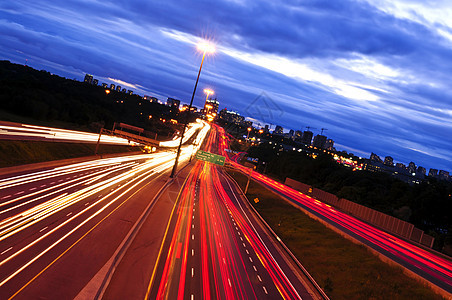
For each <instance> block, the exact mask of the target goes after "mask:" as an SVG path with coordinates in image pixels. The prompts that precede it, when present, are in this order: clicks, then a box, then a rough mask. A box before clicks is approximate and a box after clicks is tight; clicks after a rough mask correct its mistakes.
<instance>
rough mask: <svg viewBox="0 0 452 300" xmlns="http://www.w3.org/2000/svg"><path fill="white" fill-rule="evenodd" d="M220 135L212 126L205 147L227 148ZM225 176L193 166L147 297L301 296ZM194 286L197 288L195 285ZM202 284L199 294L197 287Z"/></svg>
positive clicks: (214, 169) (199, 164) (207, 167)
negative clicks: (155, 279) (247, 215)
mask: <svg viewBox="0 0 452 300" xmlns="http://www.w3.org/2000/svg"><path fill="white" fill-rule="evenodd" d="M219 136H220V135H218V134H217V131H216V130H214V131H211V133H210V135H209V137H208V138H207V142H206V146H205V150H206V151H209V152H213V151H215V149H216V148H215V147H214V146H215V145H218V151H219V152H220V153H224V152H225V151H224V149H225V147H224V146H225V143H224V141H222V140H220V141H219ZM225 181H226V182H227V180H226V178H224V177H221V179H220V172H219V171H218V168H217V167H216V166H213V165H211V164H209V163H203V162H197V163H196V164H195V165H194V167H193V168H192V170H191V172H190V174H189V175H188V177H187V179H186V182H185V183H184V185H183V188H182V190H181V191H180V195H179V197H178V202H177V213H176V214H175V215H174V219H170V222H169V224H168V226H170V224H174V225H172V226H173V227H174V229H173V235H172V236H171V237H169V240H168V241H165V240H164V241H163V244H165V243H168V244H167V247H168V248H167V249H168V250H167V252H166V256H165V257H162V259H161V260H160V261H159V262H158V263H159V265H160V267H157V266H156V267H155V268H158V269H160V270H161V273H160V274H157V275H156V276H159V278H161V279H160V281H159V282H155V285H154V286H153V287H152V288H151V289H150V292H148V294H147V296H146V297H149V298H156V299H185V298H187V297H195V298H197V297H200V298H202V299H258V298H260V297H268V296H267V295H272V296H271V297H273V298H275V297H277V298H283V299H301V297H300V295H299V293H298V292H297V290H296V289H295V287H294V285H293V284H292V283H291V281H290V280H289V278H288V277H287V276H286V274H285V272H284V271H283V269H282V268H281V267H280V265H279V263H278V262H277V261H276V258H275V257H274V256H273V255H272V254H271V252H270V249H269V248H268V247H267V246H266V245H265V243H264V241H263V240H262V239H261V237H260V236H259V234H258V233H257V232H256V229H255V228H254V225H252V223H251V220H250V219H249V218H248V217H246V218H245V217H244V216H243V214H244V213H245V212H244V210H243V208H241V207H240V205H239V201H241V200H239V199H237V197H236V196H235V195H234V196H233V197H235V199H234V200H233V199H231V198H230V197H231V196H230V194H228V193H231V189H232V187H231V186H230V185H225V183H224V182H225ZM239 208H240V209H241V210H240V209H239ZM245 215H246V214H245ZM194 249H199V250H196V251H195V250H194ZM198 251H199V252H198ZM195 253H199V255H195ZM256 265H258V267H259V268H256ZM191 266H196V269H197V271H194V269H193V267H191ZM258 269H259V270H260V271H258ZM250 272H251V273H250ZM255 272H258V274H255ZM291 272H292V271H291ZM152 278H154V275H153V277H152ZM258 278H259V280H258ZM151 284H152V282H151ZM193 286H194V287H197V288H195V289H194V290H193V288H194V287H193ZM198 288H199V291H200V292H201V294H199V295H197V293H196V292H195V291H196V290H197V289H198Z"/></svg>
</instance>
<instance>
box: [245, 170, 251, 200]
mask: <svg viewBox="0 0 452 300" xmlns="http://www.w3.org/2000/svg"><path fill="white" fill-rule="evenodd" d="M252 173H253V169H252V168H250V173H249V174H248V182H247V183H246V187H245V193H244V194H245V195H246V192H247V191H248V186H249V185H250V177H251V174H252Z"/></svg>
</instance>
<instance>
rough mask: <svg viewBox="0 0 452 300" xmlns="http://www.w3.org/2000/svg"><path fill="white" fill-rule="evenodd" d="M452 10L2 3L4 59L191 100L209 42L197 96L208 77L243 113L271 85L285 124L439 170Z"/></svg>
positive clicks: (355, 3) (445, 138) (347, 4)
mask: <svg viewBox="0 0 452 300" xmlns="http://www.w3.org/2000/svg"><path fill="white" fill-rule="evenodd" d="M451 9H452V6H451V5H450V3H449V2H448V1H434V2H433V1H427V2H426V1H415V0H410V1H409V0H397V1H389V0H375V1H367V0H366V1H365V0H337V1H327V0H320V1H297V0H288V1H281V2H274V1H270V0H258V1H240V0H233V1H226V0H223V1H222V0H219V1H215V2H211V1H205V0H200V1H177V2H176V1H142V0H128V1H113V0H105V1H97V0H96V1H76V0H67V1H65V2H64V4H62V3H59V2H58V1H57V2H55V1H47V0H36V1H32V2H30V1H25V0H16V1H4V2H3V3H1V4H0V34H1V35H2V41H3V42H2V43H1V45H0V55H2V57H3V58H5V59H10V60H12V61H15V62H18V63H24V61H25V59H26V58H28V59H29V62H30V65H31V66H33V67H36V68H39V69H48V70H49V71H51V72H55V73H58V74H61V75H64V76H68V77H70V78H79V79H80V80H81V79H82V78H83V76H84V74H85V73H91V74H94V75H95V77H96V76H97V78H101V79H104V80H111V81H112V82H119V83H120V84H121V85H122V86H128V87H130V88H132V89H134V90H137V91H139V92H141V93H146V94H148V95H149V94H150V95H153V94H155V95H159V97H166V96H172V97H176V98H179V99H181V100H182V101H185V102H187V101H188V99H190V97H191V93H192V91H193V84H194V80H195V79H196V74H197V70H198V67H199V63H200V59H201V58H200V55H199V53H197V52H196V50H195V47H194V44H195V43H196V42H197V41H198V40H199V39H200V38H209V39H213V40H214V41H215V42H216V43H217V45H218V53H217V54H216V55H214V56H211V57H208V58H206V61H205V65H204V67H203V71H202V74H201V78H200V83H199V84H200V85H199V90H198V92H197V94H196V95H195V104H196V105H198V106H199V105H201V104H202V101H203V95H202V87H203V86H210V87H212V88H214V89H215V92H216V96H217V97H218V99H219V100H220V103H221V106H223V107H224V106H226V107H228V108H230V109H234V110H237V111H239V112H240V113H241V114H243V115H245V108H246V107H247V106H246V105H245V104H247V103H250V102H252V101H253V100H254V99H255V98H256V97H258V95H260V94H261V93H262V92H265V93H266V94H267V95H268V97H270V98H271V99H272V100H273V101H275V102H276V103H277V104H278V106H279V107H280V108H281V109H282V110H283V111H284V116H283V117H281V118H278V119H276V120H275V121H274V122H278V123H280V125H282V126H284V127H285V128H294V129H301V128H302V127H305V126H313V127H317V128H322V127H327V128H328V129H329V130H328V135H329V137H332V138H333V139H334V140H336V142H337V144H338V145H344V148H345V147H347V149H354V150H356V151H354V152H358V151H362V152H363V153H368V152H379V154H381V155H382V156H385V155H392V156H394V157H400V159H401V160H402V159H403V157H410V156H411V157H412V158H411V157H410V158H406V160H410V159H413V160H414V159H419V160H420V161H425V162H426V163H425V165H428V164H431V165H433V164H437V165H441V166H443V167H444V166H448V165H449V166H450V160H449V159H448V157H447V156H445V155H444V153H445V151H449V150H450V147H451V146H452V140H451V138H450V137H451V136H452V128H451V125H450V124H451V122H450V118H451V112H452V99H451V96H449V85H450V77H451V75H452V74H451V70H450V65H451V64H452V52H451V51H450V49H451V46H452V44H451V43H452V39H451V37H452V21H451V19H450V17H449V16H450V15H451ZM108 78H110V79H108ZM126 83H127V84H128V85H126ZM250 117H254V118H256V117H255V116H250ZM401 141H408V142H401ZM419 145H421V146H423V147H419Z"/></svg>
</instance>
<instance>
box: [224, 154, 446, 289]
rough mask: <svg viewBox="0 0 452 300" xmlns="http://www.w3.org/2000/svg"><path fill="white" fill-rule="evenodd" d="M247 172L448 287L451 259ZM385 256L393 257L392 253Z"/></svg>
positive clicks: (236, 166) (300, 204)
mask: <svg viewBox="0 0 452 300" xmlns="http://www.w3.org/2000/svg"><path fill="white" fill-rule="evenodd" d="M229 163H230V164H231V165H233V166H234V167H235V168H236V169H238V170H240V171H241V172H243V173H244V174H246V175H248V174H249V168H246V167H244V166H242V165H240V164H238V163H236V162H233V161H229ZM251 176H252V179H253V180H255V181H256V182H258V183H261V184H263V185H264V186H267V187H268V188H270V189H271V190H274V191H276V192H278V193H279V194H281V195H283V196H284V197H286V198H287V199H288V200H290V201H291V202H292V203H294V204H296V205H299V206H300V207H303V208H305V209H308V210H309V211H311V212H314V213H315V214H318V215H319V216H321V217H322V218H323V219H324V220H327V221H328V222H330V223H331V224H334V225H335V226H336V227H338V228H340V229H341V230H343V231H345V232H348V233H351V234H352V235H355V236H356V237H359V239H360V240H361V241H366V242H368V243H370V245H372V247H373V248H374V249H380V252H381V250H384V251H385V252H383V253H388V254H390V255H393V256H394V257H395V258H396V259H398V260H399V262H403V263H404V264H405V265H407V266H411V267H409V268H410V269H411V270H412V271H414V272H418V271H419V270H421V271H422V272H423V274H425V275H422V276H423V277H424V278H426V279H427V280H429V281H432V280H434V281H435V282H433V283H435V284H436V285H438V284H439V285H440V286H441V288H443V289H445V290H447V291H448V292H451V291H452V262H451V261H450V260H447V259H445V258H443V257H441V256H438V255H435V254H434V253H432V252H429V251H427V250H424V249H422V248H420V247H418V246H416V245H414V244H411V243H409V242H407V241H405V240H403V239H400V238H398V237H396V236H393V235H391V234H389V233H386V232H384V231H382V230H380V229H378V228H376V227H373V226H371V225H369V224H367V223H365V222H363V221H360V220H359V219H357V218H354V217H353V216H350V215H347V214H345V213H343V212H341V211H338V210H336V209H334V208H332V207H331V206H330V205H327V204H325V203H323V202H321V201H318V200H316V199H313V198H311V197H310V196H307V195H304V194H302V193H301V192H299V191H297V190H294V189H292V188H290V187H288V186H286V185H284V184H282V183H279V182H276V181H275V180H272V179H270V178H268V177H266V176H264V175H262V174H259V173H257V172H252V175H251ZM386 255H387V254H386ZM389 257H390V258H391V259H394V257H391V256H389ZM426 275H428V277H426Z"/></svg>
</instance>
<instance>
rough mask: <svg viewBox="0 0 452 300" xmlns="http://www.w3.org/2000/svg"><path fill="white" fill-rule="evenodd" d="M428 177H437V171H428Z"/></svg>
mask: <svg viewBox="0 0 452 300" xmlns="http://www.w3.org/2000/svg"><path fill="white" fill-rule="evenodd" d="M428 176H430V177H437V176H438V170H437V169H430V171H428Z"/></svg>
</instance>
